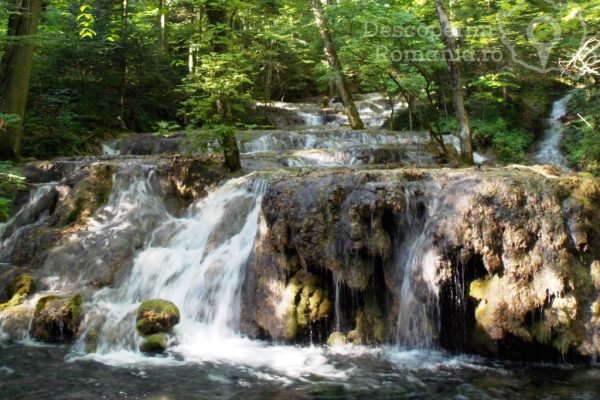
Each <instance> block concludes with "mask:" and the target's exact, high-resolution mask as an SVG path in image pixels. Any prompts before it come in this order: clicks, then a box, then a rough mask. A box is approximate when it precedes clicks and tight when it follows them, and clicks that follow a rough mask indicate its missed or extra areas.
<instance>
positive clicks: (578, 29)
mask: <svg viewBox="0 0 600 400" xmlns="http://www.w3.org/2000/svg"><path fill="white" fill-rule="evenodd" d="M497 22H498V28H499V30H500V34H501V40H502V43H503V44H504V46H506V48H507V49H508V50H509V52H510V55H511V57H512V60H513V62H516V63H518V64H519V65H522V66H523V67H525V68H528V69H531V70H533V71H537V72H540V73H543V74H546V73H549V72H560V73H563V74H566V75H568V76H569V77H570V78H571V79H578V78H580V77H581V75H579V74H573V73H571V72H569V71H567V70H563V68H562V67H561V63H564V62H565V61H568V60H570V59H571V58H572V57H573V56H574V55H575V54H576V53H577V50H578V49H579V48H580V47H581V46H583V45H584V43H585V41H586V39H587V26H586V23H585V19H584V16H583V12H582V10H581V7H580V6H579V5H578V4H576V3H559V2H553V1H550V0H543V1H540V2H538V3H534V2H529V1H526V0H520V1H517V2H516V3H515V5H514V6H513V7H512V8H511V9H509V10H508V11H506V12H504V13H500V14H498V16H497Z"/></svg>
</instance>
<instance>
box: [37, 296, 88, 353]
mask: <svg viewBox="0 0 600 400" xmlns="http://www.w3.org/2000/svg"><path fill="white" fill-rule="evenodd" d="M82 317H83V315H82V310H81V296H80V295H75V296H73V297H70V298H69V297H67V298H65V297H59V296H46V297H42V298H41V299H39V300H38V302H37V305H36V307H35V313H34V315H33V320H32V322H31V331H30V333H31V337H32V338H34V339H36V340H40V341H44V342H71V341H73V340H74V339H75V338H76V336H77V334H78V329H79V324H80V323H81V319H82Z"/></svg>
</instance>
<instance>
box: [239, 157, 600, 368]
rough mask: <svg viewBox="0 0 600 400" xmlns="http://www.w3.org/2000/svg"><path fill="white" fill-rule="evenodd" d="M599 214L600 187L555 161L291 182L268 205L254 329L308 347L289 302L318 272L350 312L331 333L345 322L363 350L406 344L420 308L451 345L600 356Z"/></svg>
mask: <svg viewBox="0 0 600 400" xmlns="http://www.w3.org/2000/svg"><path fill="white" fill-rule="evenodd" d="M598 209H600V186H599V183H598V181H597V180H595V179H594V178H591V177H586V176H582V175H575V174H565V175H560V174H555V173H554V171H550V170H547V169H544V168H542V167H539V168H538V167H519V166H515V167H508V168H505V169H492V168H490V169H481V170H479V169H467V170H443V169H442V170H412V169H402V170H391V171H376V170H373V171H358V172H352V171H327V172H323V171H319V172H312V173H309V174H302V175H298V176H295V177H294V176H293V177H288V178H287V179H281V180H279V181H277V182H276V183H273V184H272V185H271V186H270V187H269V190H268V192H267V194H266V195H265V199H264V201H263V205H262V211H263V217H262V220H261V228H260V229H259V234H258V238H257V241H256V243H255V247H254V251H253V255H252V258H251V260H250V263H249V266H248V276H247V279H246V283H245V285H244V288H243V300H242V307H243V309H242V316H243V319H242V328H243V330H244V331H245V332H247V333H248V334H251V335H255V336H267V337H272V338H275V339H286V340H294V335H290V329H289V328H286V327H289V323H290V321H289V312H288V308H286V307H287V306H286V304H289V297H290V293H289V290H288V288H289V286H290V284H293V282H294V279H295V277H296V276H297V274H299V273H301V274H312V275H314V276H316V277H318V279H317V281H316V282H315V285H316V286H319V287H322V288H323V293H326V296H328V299H329V301H331V302H333V301H334V296H333V288H334V286H335V285H334V282H336V281H338V282H340V284H339V285H340V286H341V289H339V290H340V293H341V294H339V299H338V301H339V302H340V306H339V307H338V308H339V311H338V312H339V313H341V314H342V315H338V316H335V315H334V309H335V308H334V307H333V306H332V307H330V308H329V315H328V316H327V320H328V321H329V322H328V326H327V328H326V329H327V330H328V332H332V331H333V330H334V329H333V326H332V321H333V320H334V319H336V318H337V319H339V320H342V321H345V326H343V329H342V330H343V332H350V331H351V332H350V333H349V335H348V336H349V339H350V340H355V341H357V342H366V343H374V342H375V343H376V342H380V341H391V342H402V341H403V340H405V337H403V335H402V332H400V333H399V331H401V330H402V329H404V328H403V327H401V326H398V324H399V321H400V319H401V317H402V313H403V312H405V311H403V310H405V309H406V308H407V307H409V306H411V304H414V305H415V306H419V307H425V308H427V313H428V314H427V313H425V314H427V318H429V319H430V321H427V323H426V324H424V325H427V327H428V329H429V330H430V331H428V332H429V333H430V336H431V340H432V341H433V342H434V343H438V344H439V345H442V346H444V347H448V348H458V349H462V350H469V351H475V352H479V353H484V354H495V355H509V354H510V353H511V352H515V353H518V354H515V355H517V356H521V355H523V354H524V353H527V351H530V350H531V349H541V350H542V351H541V353H544V354H545V355H551V354H556V355H558V356H560V355H565V354H573V355H575V356H584V357H589V356H592V355H594V354H597V353H599V352H600V349H599V348H597V345H596V343H600V341H599V340H598V339H599V337H598V335H599V333H598V332H600V330H599V328H600V325H599V324H600V323H599V322H598V321H599V320H600V317H599V315H600V311H599V310H600V306H599V305H598V304H600V278H598V276H600V273H599V272H598V271H600V267H598V265H600V264H599V263H600V242H599V240H600V239H599V238H600V214H598V212H597V210H598ZM407 259H408V260H409V261H410V260H417V262H416V263H413V264H414V265H413V264H411V263H410V262H407ZM417 264H418V265H417ZM411 268H412V269H411ZM407 269H408V270H407ZM407 271H408V272H407ZM407 280H408V285H405V286H403V282H407ZM404 287H409V288H410V296H411V297H409V298H407V297H403V296H405V294H404V292H403V290H405V289H404ZM294 293H295V292H294ZM286 301H287V303H286ZM411 302H412V303H411ZM332 304H333V303H332ZM365 310H370V312H368V313H365ZM425 314H424V315H425ZM366 327H368V328H369V330H370V331H369V332H363V333H362V334H361V333H360V331H361V330H363V331H364V330H365V328H366ZM408 334H410V333H408ZM408 334H407V335H408ZM412 334H413V335H414V332H413V333H412ZM405 336H406V335H405ZM325 338H326V337H325ZM296 339H297V338H296ZM528 348H529V350H527V349H528ZM541 353H538V354H536V355H533V357H534V358H539V356H541V355H542V354H541Z"/></svg>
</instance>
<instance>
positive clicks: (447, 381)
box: [0, 345, 600, 400]
mask: <svg viewBox="0 0 600 400" xmlns="http://www.w3.org/2000/svg"><path fill="white" fill-rule="evenodd" d="M274 349H276V350H277V351H278V358H277V359H276V360H271V361H274V366H271V365H262V366H256V365H244V364H237V363H232V362H219V361H217V360H213V361H207V362H203V363H190V362H185V361H177V360H171V361H169V362H166V361H163V360H157V359H148V360H145V362H142V361H141V362H138V363H136V364H133V363H132V364H131V365H129V366H116V365H106V364H101V363H98V362H95V361H93V360H88V359H71V358H70V357H69V355H68V352H69V350H68V349H67V348H65V347H60V346H34V347H25V346H21V345H5V346H0V393H1V394H2V398H3V399H12V398H20V399H22V398H27V399H40V398H57V399H101V398H105V399H142V398H145V399H200V398H227V399H238V398H244V399H265V398H284V399H365V398H394V399H405V398H406V399H521V398H524V399H590V400H591V399H595V398H597V394H598V393H600V369H598V368H589V367H574V366H569V365H563V366H560V367H556V366H549V365H543V364H535V365H523V364H519V363H499V362H492V361H489V360H485V359H480V358H475V357H467V356H448V355H445V354H443V353H437V352H423V351H404V352H403V351H397V350H394V349H389V348H378V349H359V350H357V349H346V348H334V349H325V348H306V349H298V348H294V347H285V348H274ZM298 352H302V353H304V354H306V355H307V356H308V355H311V356H312V357H313V358H315V359H317V360H318V361H319V363H318V364H316V365H312V366H311V365H308V366H310V367H312V368H313V372H309V371H306V369H308V368H305V371H304V372H303V371H300V370H298V369H294V368H289V369H288V370H287V371H286V370H282V369H278V368H277V366H278V364H279V365H281V364H283V363H285V362H288V363H289V360H294V359H295V358H296V355H297V353H298ZM261 356H262V355H261V354H260V353H257V354H255V356H254V358H255V359H259V358H261ZM65 357H67V359H68V361H67V362H65ZM161 361H162V362H161ZM324 366H328V371H329V372H331V373H330V374H329V373H326V374H323V373H320V370H319V368H318V367H320V368H323V367H324Z"/></svg>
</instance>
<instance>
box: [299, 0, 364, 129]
mask: <svg viewBox="0 0 600 400" xmlns="http://www.w3.org/2000/svg"><path fill="white" fill-rule="evenodd" d="M311 5H312V10H313V13H314V15H315V23H316V24H317V28H318V29H319V33H320V34H321V38H322V39H323V49H324V51H325V57H326V58H327V62H328V63H329V67H330V68H331V72H332V73H333V79H334V80H335V85H336V87H337V90H338V93H339V95H340V98H341V100H342V104H343V105H344V112H345V113H346V115H347V116H348V121H349V122H350V126H351V127H352V129H363V128H364V124H363V122H362V120H361V119H360V115H359V114H358V110H357V109H356V105H355V104H354V100H353V99H352V95H351V94H350V90H349V89H348V84H347V82H346V78H345V77H344V74H343V69H342V64H341V62H340V59H339V57H338V55H337V52H336V50H335V46H334V44H333V40H332V38H331V33H330V32H329V29H327V24H326V22H325V18H324V17H323V10H322V8H321V3H320V0H311Z"/></svg>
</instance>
